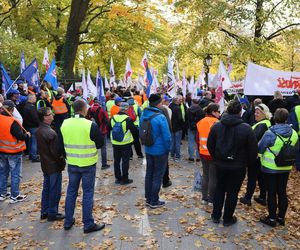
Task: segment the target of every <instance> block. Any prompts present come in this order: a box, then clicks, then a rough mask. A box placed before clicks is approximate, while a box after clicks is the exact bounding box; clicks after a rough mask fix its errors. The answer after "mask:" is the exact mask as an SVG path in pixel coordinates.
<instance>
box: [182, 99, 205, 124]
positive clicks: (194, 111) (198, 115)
mask: <svg viewBox="0 0 300 250" xmlns="http://www.w3.org/2000/svg"><path fill="white" fill-rule="evenodd" d="M186 113H187V123H188V126H189V129H190V130H196V129H197V126H196V124H197V123H198V122H199V121H200V120H201V119H203V118H204V117H205V113H204V111H203V110H202V108H201V107H200V106H199V104H192V106H191V107H189V108H188V110H187V112H186Z"/></svg>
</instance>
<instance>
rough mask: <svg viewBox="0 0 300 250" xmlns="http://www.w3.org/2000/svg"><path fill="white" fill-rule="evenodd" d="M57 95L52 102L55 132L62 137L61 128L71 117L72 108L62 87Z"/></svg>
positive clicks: (58, 89)
mask: <svg viewBox="0 0 300 250" xmlns="http://www.w3.org/2000/svg"><path fill="white" fill-rule="evenodd" d="M56 91H57V94H56V95H55V97H54V99H53V101H52V107H53V112H54V114H55V116H54V125H55V131H56V133H57V134H58V135H59V136H60V127H61V125H62V123H63V122H64V120H65V119H67V118H68V117H69V112H70V107H69V104H68V101H67V99H66V98H65V96H64V93H65V90H64V89H63V88H61V87H58V88H57V90H56Z"/></svg>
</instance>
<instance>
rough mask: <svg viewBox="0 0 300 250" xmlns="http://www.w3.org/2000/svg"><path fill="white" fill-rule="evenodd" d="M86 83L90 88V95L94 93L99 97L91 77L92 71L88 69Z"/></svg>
mask: <svg viewBox="0 0 300 250" xmlns="http://www.w3.org/2000/svg"><path fill="white" fill-rule="evenodd" d="M86 85H87V89H88V95H92V96H93V97H97V96H98V95H97V87H96V86H95V84H94V83H93V81H92V79H91V72H90V71H89V70H88V73H87V76H86Z"/></svg>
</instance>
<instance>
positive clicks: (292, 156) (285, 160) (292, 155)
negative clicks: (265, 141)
mask: <svg viewBox="0 0 300 250" xmlns="http://www.w3.org/2000/svg"><path fill="white" fill-rule="evenodd" d="M271 131H272V130H271ZM272 132H273V133H274V134H275V135H276V136H278V137H279V139H280V140H281V141H282V142H283V146H282V147H281V149H280V151H279V153H278V154H277V155H276V154H275V153H274V152H273V151H272V150H271V149H270V148H269V150H270V152H271V153H272V154H273V155H274V156H275V163H276V165H277V167H286V166H291V165H294V164H295V163H296V157H297V152H298V148H297V147H296V146H293V145H291V143H292V141H291V137H292V135H293V133H292V134H291V136H290V137H289V138H288V140H287V141H284V140H283V139H282V137H281V136H280V135H279V134H277V133H275V132H274V131H272Z"/></svg>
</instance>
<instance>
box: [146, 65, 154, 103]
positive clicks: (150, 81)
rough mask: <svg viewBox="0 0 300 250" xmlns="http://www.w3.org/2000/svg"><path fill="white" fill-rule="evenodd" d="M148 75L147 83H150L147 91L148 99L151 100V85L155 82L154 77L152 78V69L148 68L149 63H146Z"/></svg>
mask: <svg viewBox="0 0 300 250" xmlns="http://www.w3.org/2000/svg"><path fill="white" fill-rule="evenodd" d="M146 74H147V83H148V85H147V89H146V95H147V98H149V97H150V92H151V85H152V82H153V77H152V75H151V72H150V69H149V67H148V62H147V63H146Z"/></svg>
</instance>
